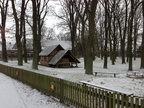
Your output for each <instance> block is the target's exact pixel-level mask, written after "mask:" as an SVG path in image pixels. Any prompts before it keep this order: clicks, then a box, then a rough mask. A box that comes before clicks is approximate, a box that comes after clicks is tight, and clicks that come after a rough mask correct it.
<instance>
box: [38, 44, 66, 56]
mask: <svg viewBox="0 0 144 108" xmlns="http://www.w3.org/2000/svg"><path fill="white" fill-rule="evenodd" d="M57 47H60V49H62V50H64V48H63V47H62V46H61V45H53V46H47V47H46V48H45V49H44V50H42V51H41V52H40V53H39V56H48V55H49V54H50V53H51V52H52V51H54V50H55V49H56V48H57Z"/></svg>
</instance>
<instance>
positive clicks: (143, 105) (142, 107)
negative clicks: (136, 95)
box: [141, 99, 144, 108]
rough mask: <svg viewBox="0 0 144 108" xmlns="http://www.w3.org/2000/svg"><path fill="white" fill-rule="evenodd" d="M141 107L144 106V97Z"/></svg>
mask: <svg viewBox="0 0 144 108" xmlns="http://www.w3.org/2000/svg"><path fill="white" fill-rule="evenodd" d="M141 108H144V99H142V100H141Z"/></svg>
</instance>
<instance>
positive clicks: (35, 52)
mask: <svg viewBox="0 0 144 108" xmlns="http://www.w3.org/2000/svg"><path fill="white" fill-rule="evenodd" d="M32 8H33V27H32V31H33V62H32V68H33V69H38V60H39V59H38V57H39V55H38V52H39V50H38V47H39V46H38V45H39V44H38V41H39V40H38V33H37V31H38V28H37V25H38V22H37V17H38V15H37V3H36V0H32Z"/></svg>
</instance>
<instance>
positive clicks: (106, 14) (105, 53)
mask: <svg viewBox="0 0 144 108" xmlns="http://www.w3.org/2000/svg"><path fill="white" fill-rule="evenodd" d="M104 8H105V22H104V27H105V28H104V29H105V44H104V65H103V68H107V53H108V52H107V43H108V33H109V29H108V27H109V21H108V0H105V7H104Z"/></svg>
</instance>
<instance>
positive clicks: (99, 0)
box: [0, 0, 144, 74]
mask: <svg viewBox="0 0 144 108" xmlns="http://www.w3.org/2000/svg"><path fill="white" fill-rule="evenodd" d="M49 1H50V0H22V1H21V3H20V6H21V8H20V10H18V9H17V8H16V2H17V0H1V1H0V11H1V26H0V29H1V38H2V59H3V61H4V62H8V59H7V52H6V39H5V32H6V30H5V26H6V18H7V14H8V13H7V9H8V8H11V10H12V13H13V19H14V23H15V38H16V44H17V48H18V65H23V59H24V61H25V62H27V50H26V32H27V31H26V24H28V25H29V26H30V27H31V31H32V36H33V63H32V68H33V69H38V62H39V55H38V54H39V52H40V51H41V38H42V34H43V33H42V32H43V31H42V28H43V26H44V21H45V17H46V16H47V13H48V10H50V8H49V7H48V4H49ZM57 1H59V5H61V7H62V8H61V10H60V12H58V13H57V12H53V14H54V15H55V16H56V17H58V18H59V19H60V20H61V23H59V25H61V26H62V27H64V28H66V29H67V30H68V31H69V34H70V40H71V43H72V52H73V53H74V55H77V51H76V46H77V44H78V43H80V45H81V47H82V52H83V56H84V68H85V73H86V74H93V60H94V59H95V57H96V56H99V57H101V59H103V61H104V63H103V68H108V67H107V63H108V62H107V61H108V56H110V59H111V62H112V64H113V65H114V64H115V62H116V58H117V57H118V56H121V59H122V63H126V62H128V70H130V71H131V70H133V58H134V59H136V54H137V53H136V52H137V41H138V39H139V38H141V40H142V42H141V46H140V56H141V64H140V68H144V20H143V19H144V0H57ZM29 6H30V7H31V10H32V12H31V14H32V16H31V17H30V16H29V15H28V14H27V11H26V10H27V9H28V7H29ZM30 20H31V22H30ZM139 33H141V35H139ZM22 40H23V44H22ZM23 52H24V58H23Z"/></svg>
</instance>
